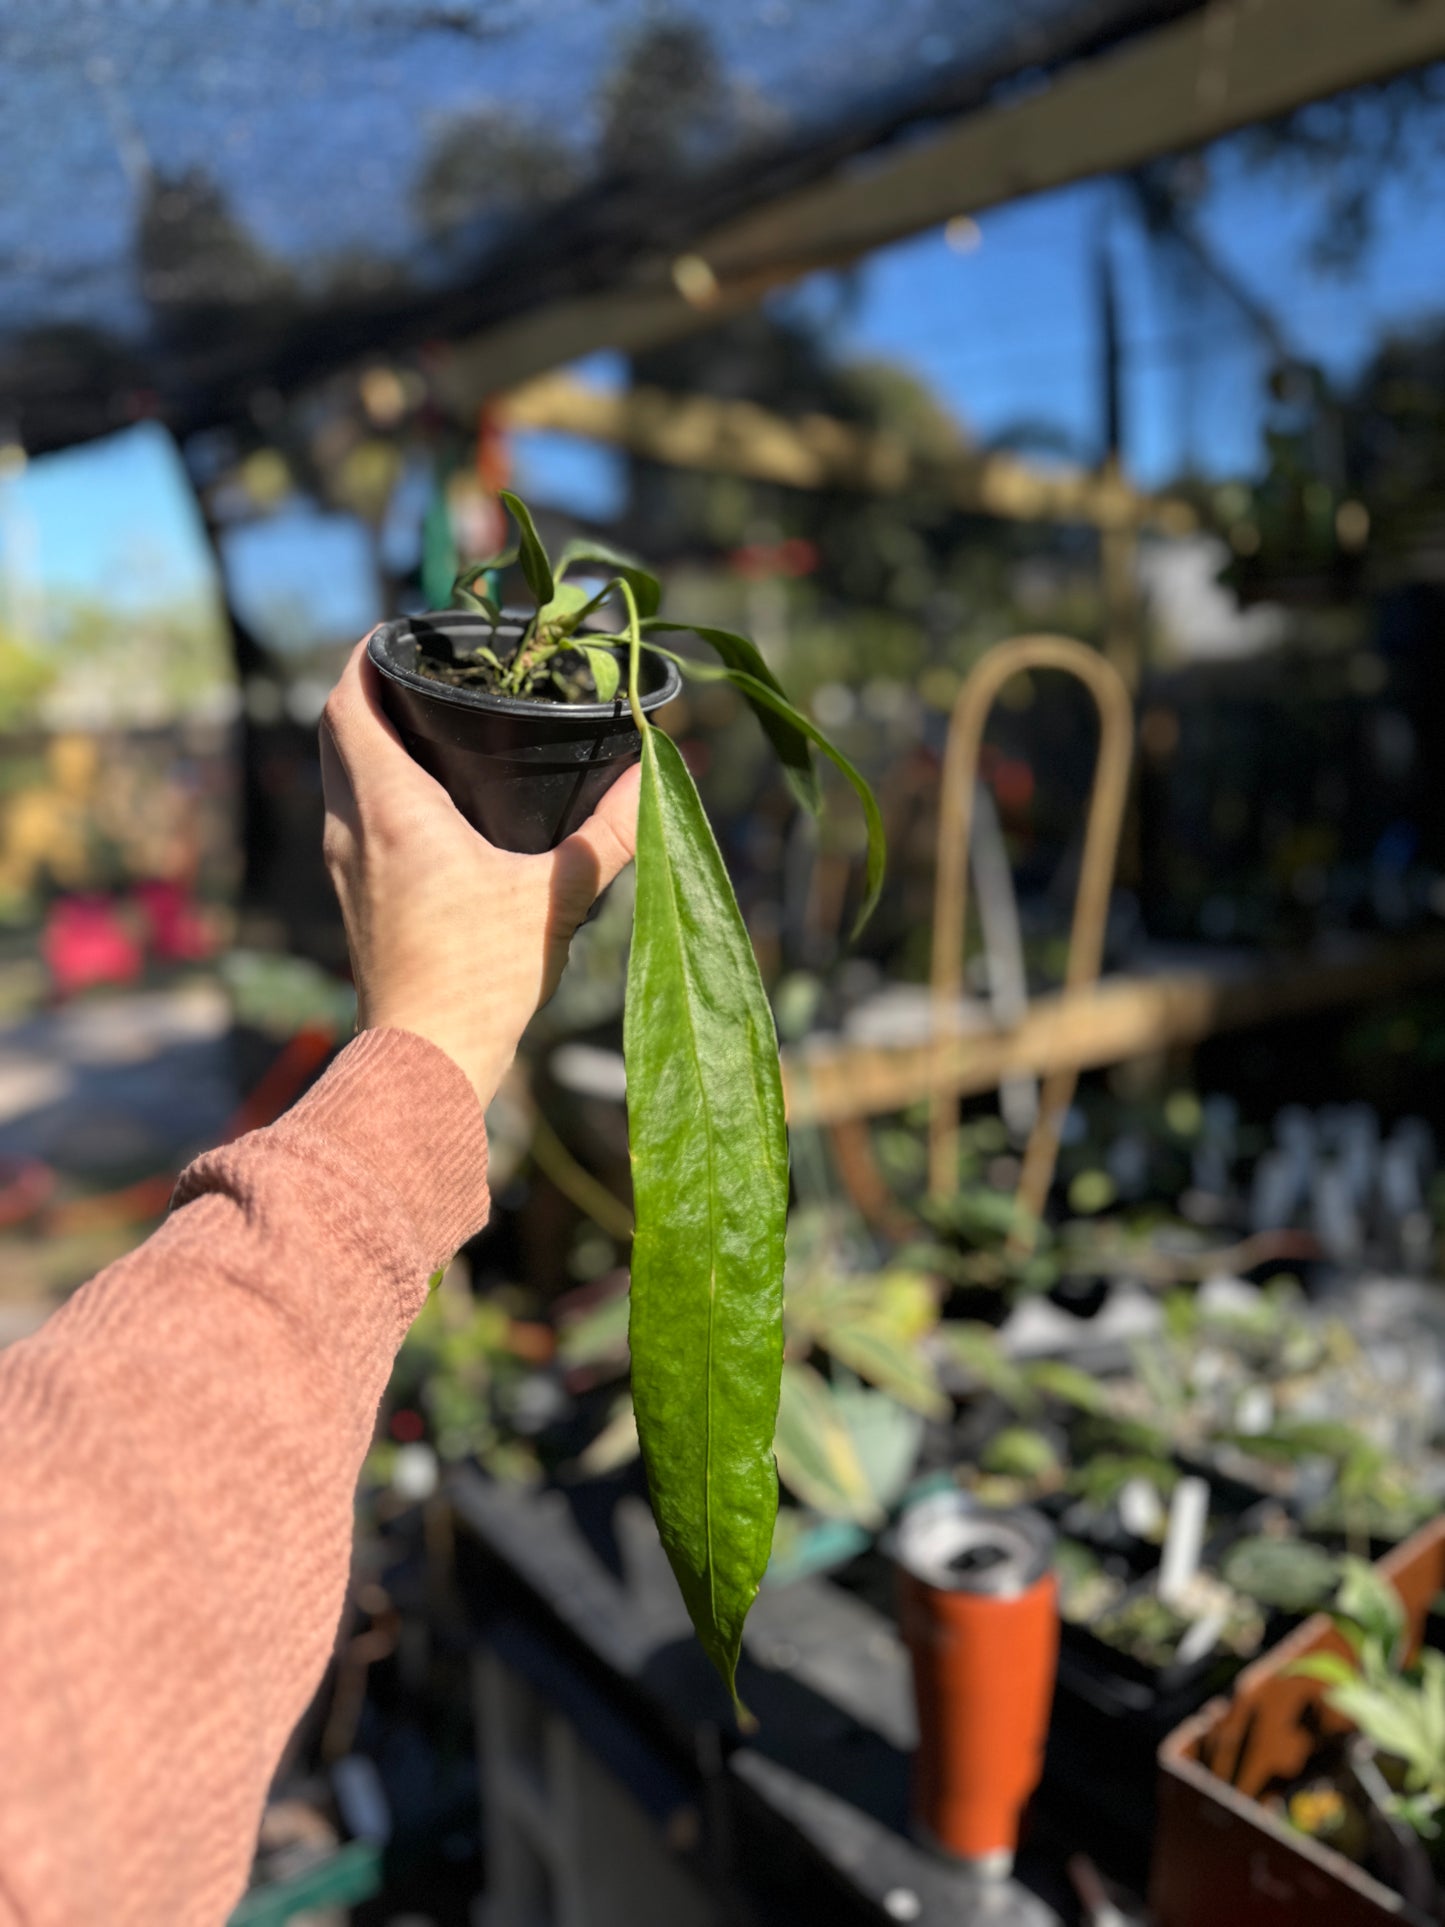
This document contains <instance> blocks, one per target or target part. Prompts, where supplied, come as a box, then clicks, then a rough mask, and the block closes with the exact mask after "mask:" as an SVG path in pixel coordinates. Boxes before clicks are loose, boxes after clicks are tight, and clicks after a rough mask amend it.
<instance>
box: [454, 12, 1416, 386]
mask: <svg viewBox="0 0 1445 1927" xmlns="http://www.w3.org/2000/svg"><path fill="white" fill-rule="evenodd" d="M1441 59H1445V0H1211V3H1210V4H1209V5H1207V6H1204V7H1201V8H1200V9H1199V10H1198V11H1197V12H1195V13H1192V14H1190V15H1188V16H1186V17H1185V18H1184V19H1182V20H1178V21H1175V22H1173V23H1171V24H1170V25H1168V26H1164V27H1160V28H1158V29H1156V30H1155V31H1154V32H1153V33H1148V34H1143V35H1139V36H1137V37H1135V38H1134V39H1131V40H1128V41H1126V42H1124V43H1123V44H1122V45H1121V46H1119V47H1117V48H1116V49H1114V50H1113V51H1112V52H1108V53H1103V54H1100V55H1097V56H1095V57H1094V58H1093V59H1091V60H1086V61H1078V62H1075V63H1074V64H1073V65H1071V66H1068V67H1066V68H1064V69H1063V71H1062V72H1061V73H1060V74H1059V75H1058V76H1057V77H1056V78H1054V79H1051V80H1047V81H1045V82H1044V83H1043V84H1041V85H1040V86H1038V87H1037V88H1035V89H1032V90H1030V91H1027V92H1024V93H1021V94H1020V95H1019V96H1018V97H1016V98H1013V99H1008V100H1003V101H1000V102H999V103H998V104H997V105H995V106H991V107H986V108H983V109H981V110H979V111H976V112H972V113H969V114H965V115H963V116H962V117H960V118H959V119H958V120H957V121H956V122H954V123H953V124H952V125H951V126H948V127H946V128H945V129H944V130H943V131H942V132H940V133H937V134H934V135H932V136H931V137H928V138H925V139H920V140H917V141H914V142H909V143H904V144H900V145H899V146H897V147H891V148H887V149H884V150H882V151H880V152H878V153H875V154H873V155H869V156H865V157H864V158H863V159H861V160H859V161H857V162H855V163H853V164H852V165H850V166H848V167H845V168H843V169H840V170H839V171H838V172H837V173H836V174H834V175H831V176H830V177H828V178H827V179H826V180H823V181H821V182H818V183H815V184H814V185H813V186H811V187H807V188H803V189H800V190H798V191H797V192H795V193H791V194H786V195H783V196H780V197H779V198H778V199H777V200H775V201H773V202H772V203H771V204H769V205H767V206H765V207H762V208H759V209H757V210H756V211H754V212H753V213H750V214H747V215H744V216H741V217H739V218H737V219H735V220H732V221H729V222H726V223H724V224H723V225H721V226H720V227H718V228H716V229H714V230H713V231H712V232H710V233H704V234H701V235H699V236H698V237H697V238H696V239H695V240H694V242H693V243H692V246H691V249H690V257H695V258H694V259H692V261H691V265H692V266H693V268H694V270H695V269H696V264H697V263H698V262H701V263H705V264H706V265H705V267H703V268H702V270H701V273H700V274H699V273H698V272H696V271H694V272H692V273H689V274H680V273H679V272H678V266H679V264H678V263H677V262H676V261H674V260H672V259H670V258H664V257H661V256H655V257H653V258H651V259H650V260H646V261H643V262H640V263H638V264H637V265H636V266H635V268H634V269H633V270H632V272H631V273H630V274H629V275H628V276H627V277H626V278H625V279H624V280H623V281H622V282H621V283H619V284H617V285H615V286H614V287H612V288H610V289H608V290H607V291H605V292H602V293H599V294H596V295H585V296H579V297H578V298H577V299H575V300H572V301H566V302H560V303H557V304H556V305H554V306H553V307H550V308H548V309H546V310H544V311H543V312H541V313H539V314H536V315H530V314H529V315H523V316H520V317H518V319H516V320H515V321H512V322H508V323H505V324H503V325H502V326H500V327H498V328H494V329H492V330H490V331H488V332H487V333H486V334H484V335H481V336H479V337H477V338H476V339H475V340H474V341H473V342H472V343H470V344H469V345H468V346H467V347H466V348H465V349H464V350H460V351H459V358H458V362H457V371H458V373H459V374H460V373H462V372H465V374H466V376H467V379H468V381H469V382H470V384H471V386H472V389H473V392H474V393H475V392H487V391H488V390H497V389H501V388H506V387H510V386H511V385H513V384H514V383H516V382H518V381H522V380H525V379H526V378H527V377H528V376H529V375H534V374H537V373H540V372H541V371H542V370H544V369H547V368H554V367H556V366H558V365H559V364H560V363H562V362H565V361H570V360H573V359H575V358H576V357H578V356H580V355H584V354H587V353H589V352H591V351H592V350H594V349H597V348H605V347H611V348H621V349H626V350H636V349H641V348H646V347H649V346H654V345H656V344H657V343H659V342H661V341H666V340H670V339H673V338H675V337H676V336H678V335H681V334H686V333H688V332H690V331H691V330H693V329H696V328H698V327H701V326H705V325H706V324H707V323H708V322H710V321H711V320H714V319H716V318H720V317H721V316H723V315H726V314H728V313H732V312H735V311H736V310H737V309H739V308H741V307H745V306H748V305H751V304H752V303H753V302H755V301H756V300H758V299H759V298H760V296H761V295H762V294H763V293H764V292H765V291H766V290H767V289H769V288H771V287H774V286H777V285H779V284H780V283H782V282H785V281H788V280H791V279H795V278H797V277H798V276H800V275H803V274H807V273H809V272H811V271H812V270H814V269H817V268H827V267H837V266H841V265H843V264H845V263H847V262H850V261H854V260H856V259H858V258H859V257H860V256H861V255H864V254H867V253H869V252H871V251H872V250H873V249H875V248H879V247H885V246H887V245H889V244H890V243H892V242H895V241H901V240H903V239H905V238H907V237H908V236H910V235H913V234H918V233H921V232H922V231H923V230H925V229H927V228H930V227H937V226H940V225H941V224H942V223H943V222H944V221H946V220H948V219H949V218H950V217H951V216H953V215H955V214H961V213H977V212H979V211H981V210H983V209H985V208H989V207H995V206H998V205H1000V204H1001V203H1003V202H1006V201H1012V200H1017V199H1019V198H1020V197H1021V196H1023V195H1027V194H1036V193H1041V192H1043V191H1044V190H1045V189H1048V188H1055V187H1061V186H1064V185H1066V184H1067V183H1069V182H1071V181H1078V180H1083V179H1086V178H1088V177H1090V176H1092V175H1097V174H1107V173H1112V172H1116V171H1117V170H1119V169H1121V168H1126V167H1133V166H1137V165H1138V164H1139V163H1140V162H1142V161H1145V160H1148V159H1150V158H1152V157H1153V156H1155V155H1159V154H1167V153H1175V152H1178V151H1180V150H1184V149H1188V148H1192V147H1197V146H1201V145H1203V144H1205V143H1206V142H1208V141H1212V140H1215V139H1217V138H1218V137H1219V136H1220V135H1222V134H1228V133H1231V132H1234V131H1235V130H1236V129H1238V128H1240V127H1244V126H1247V125H1249V124H1250V123H1252V122H1254V121H1258V120H1266V119H1272V118H1274V117H1276V116H1278V115H1281V114H1285V113H1288V112H1290V111H1291V110H1292V109H1294V108H1296V107H1299V106H1302V105H1304V104H1305V103H1306V102H1308V101H1312V100H1319V99H1322V98H1324V97H1326V96H1328V95H1330V94H1335V93H1339V92H1341V91H1342V90H1344V89H1346V88H1349V87H1356V86H1361V85H1363V84H1365V83H1366V82H1369V81H1378V80H1385V79H1388V78H1390V77H1391V76H1392V75H1394V74H1397V73H1402V72H1404V71H1406V70H1407V69H1409V68H1412V67H1420V66H1424V65H1427V64H1428V63H1430V62H1432V61H1436V60H1441ZM699 284H701V285H702V286H703V287H704V288H705V289H706V290H707V291H708V292H707V294H706V298H703V299H702V300H701V301H699V296H698V293H697V288H698V286H699ZM685 287H686V288H688V289H689V290H690V292H691V293H692V300H689V299H688V298H687V295H685V294H684V292H683V288H685Z"/></svg>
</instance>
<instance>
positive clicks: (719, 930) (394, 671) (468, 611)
mask: <svg viewBox="0 0 1445 1927" xmlns="http://www.w3.org/2000/svg"><path fill="white" fill-rule="evenodd" d="M503 500H504V502H505V504H506V506H507V508H508V509H509V510H510V512H511V514H512V516H513V519H514V520H515V522H516V525H517V531H518V540H517V546H516V548H515V549H514V550H512V551H510V552H509V553H507V554H506V555H502V556H494V557H492V558H491V559H490V561H488V562H486V563H482V564H478V565H477V566H476V567H475V568H472V569H469V570H468V571H466V573H465V574H464V575H463V576H462V577H460V578H459V579H458V584H457V599H458V600H459V601H461V603H462V604H463V607H462V609H461V610H460V611H458V612H449V613H447V614H444V615H440V616H425V617H413V618H409V619H407V620H405V621H402V622H395V623H389V624H386V625H385V626H384V627H383V628H381V629H379V630H377V631H376V633H375V634H374V635H373V637H372V639H371V643H370V655H371V660H372V661H373V663H375V665H376V667H377V668H378V670H379V671H380V672H381V674H382V676H383V677H384V678H385V689H386V699H387V704H388V709H389V713H390V714H391V715H392V716H393V718H394V720H395V721H396V723H397V727H398V729H399V731H400V733H401V735H402V738H403V740H404V741H405V742H407V743H408V745H409V747H410V748H411V749H412V752H413V754H414V755H415V756H416V757H417V759H418V760H419V761H420V762H422V763H423V764H424V765H425V766H426V767H427V768H429V769H431V770H432V772H433V774H435V775H436V776H437V777H438V778H439V780H440V781H442V782H443V783H444V784H445V785H446V787H447V789H448V791H449V792H450V794H451V795H452V798H453V800H454V801H455V802H456V804H457V806H458V808H459V809H461V810H462V811H463V813H464V814H466V815H467V816H468V818H469V820H471V821H472V822H474V823H475V824H476V825H477V826H478V827H479V828H480V829H481V830H482V831H483V833H484V834H487V835H490V836H493V837H495V838H497V839H498V840H500V841H503V842H504V843H507V844H509V845H510V846H511V847H514V848H520V849H521V850H523V851H524V852H525V851H537V850H540V849H545V848H548V847H550V846H551V845H553V844H555V843H556V842H557V841H558V840H559V839H560V838H561V837H562V836H564V835H565V834H566V833H567V830H568V828H569V827H570V826H571V825H572V824H573V823H574V822H576V821H579V820H580V819H581V817H582V816H584V815H585V814H586V813H587V811H588V810H590V809H591V808H592V807H593V806H594V805H595V803H596V801H597V799H598V797H599V796H600V795H601V794H602V793H603V792H604V791H605V790H606V788H607V787H608V785H609V784H610V783H611V782H613V781H615V779H616V777H617V776H618V775H619V774H620V773H621V771H622V769H623V768H625V767H626V766H627V765H628V764H629V763H630V762H635V761H638V760H640V761H641V764H642V784H641V797H640V804H639V812H638V830H637V893H636V908H635V912H634V925H633V940H632V949H631V957H630V962H629V967H628V981H627V1003H626V1015H625V1024H624V1054H625V1056H626V1060H627V1085H628V1130H629V1142H630V1150H631V1159H632V1178H633V1195H634V1207H635V1218H636V1229H635V1233H634V1237H633V1246H632V1266H631V1273H632V1282H631V1310H630V1319H629V1343H630V1349H631V1357H632V1394H633V1402H634V1406H635V1410H636V1420H637V1435H638V1441H639V1444H640V1446H641V1450H642V1456H643V1460H644V1463H645V1466H646V1470H647V1477H648V1486H649V1491H650V1494H651V1499H652V1506H653V1511H654V1513H655V1515H656V1518H657V1523H658V1529H659V1532H660V1534H661V1538H662V1542H663V1545H664V1546H665V1547H666V1550H667V1554H668V1558H669V1560H670V1561H671V1563H672V1568H673V1571H674V1573H675V1574H676V1576H677V1580H678V1583H679V1586H680V1587H681V1590H682V1594H683V1597H684V1599H685V1601H686V1603H687V1608H688V1612H689V1614H690V1616H691V1618H692V1621H693V1624H694V1626H695V1627H696V1629H697V1633H698V1637H699V1638H700V1640H701V1642H702V1645H703V1647H704V1648H705V1650H706V1651H707V1653H708V1655H709V1657H710V1658H711V1659H712V1661H713V1662H714V1664H715V1665H716V1666H717V1668H718V1671H719V1672H720V1673H721V1675H722V1677H723V1679H724V1681H725V1682H726V1683H727V1686H728V1688H729V1690H730V1691H732V1690H733V1689H734V1675H735V1671H736V1666H737V1658H738V1653H739V1649H740V1646H741V1640H742V1628H743V1621H744V1619H745V1618H746V1615H747V1612H748V1609H749V1607H750V1606H751V1604H752V1602H753V1599H754V1597H755V1596H756V1594H757V1590H758V1585H759V1583H760V1581H761V1579H762V1574H763V1571H764V1568H765V1567H766V1565H767V1562H768V1554H769V1549H770V1547H771V1544H772V1537H773V1524H774V1519H775V1516H776V1512H777V1472H776V1468H775V1464H774V1459H773V1435H774V1430H775V1425H776V1420H777V1410H778V1392H779V1382H780V1375H781V1371H782V1355H783V1326H782V1298H783V1238H784V1229H785V1224H786V1219H787V1204H788V1143H787V1130H786V1126H785V1123H784V1117H783V1097H782V1078H781V1074H780V1071H779V1066H778V1053H777V1038H776V1034H775V1031H774V1027H773V1017H772V1012H771V1010H770V1008H769V1006H768V1000H767V996H766V993H765V991H764V989H763V984H762V979H761V977H760V975H759V972H758V966H757V962H756V959H755V958H754V955H753V950H752V945H751V943H750V941H749V939H748V934H747V930H746V928H745V926H744V924H743V920H742V917H741V914H740V913H739V910H738V907H737V902H736V900H735V898H734V896H733V892H732V886H731V884H730V883H729V881H728V875H727V871H726V869H725V868H724V865H723V861H722V857H721V855H720V853H719V851H718V847H717V843H716V841H715V839H714V837H713V834H712V830H711V827H710V826H709V824H708V821H707V817H706V816H705V814H704V812H703V809H702V805H701V802H700V800H699V798H698V794H697V791H696V789H695V788H694V786H693V782H692V778H691V777H690V775H689V774H688V771H687V767H686V765H685V763H684V762H683V759H682V757H681V755H680V754H679V752H678V750H677V749H676V747H675V746H674V744H673V743H672V741H671V740H670V738H668V737H667V736H666V735H664V734H663V733H662V731H661V730H659V729H658V728H657V727H656V726H655V725H654V724H653V722H652V721H651V717H652V715H653V714H655V713H656V710H657V709H658V707H660V705H661V704H662V703H663V702H665V701H666V700H667V697H668V696H669V695H670V694H672V693H674V692H675V690H676V687H677V684H676V680H675V678H676V672H677V671H678V670H679V669H684V670H686V671H687V672H688V673H691V674H693V675H701V676H711V677H714V678H720V679H722V680H725V681H727V682H730V683H731V684H732V685H733V687H734V688H736V689H737V690H738V691H739V692H740V693H741V695H742V696H743V697H744V699H745V700H746V702H747V703H748V704H749V706H750V707H751V708H752V710H753V711H754V713H755V714H756V716H757V717H758V720H759V721H760V723H761V724H762V727H763V729H764V731H765V733H766V734H767V736H768V739H769V741H770V743H771V744H772V746H773V749H774V750H775V752H776V753H777V755H778V756H779V758H780V760H781V762H782V765H783V770H784V773H785V775H786V776H787V778H788V780H789V782H790V784H791V787H792V788H793V790H794V793H795V794H796V795H797V796H798V798H799V799H800V801H802V802H803V803H804V804H805V806H806V807H808V808H810V809H817V808H818V806H819V790H818V782H817V775H816V772H815V770H814V767H813V762H812V750H813V748H814V747H817V748H818V749H820V750H821V751H822V752H823V753H824V755H826V756H827V757H828V758H830V759H831V761H832V762H833V763H834V764H835V765H836V766H837V768H838V769H839V770H840V771H841V772H842V773H843V775H844V776H845V777H846V778H847V780H848V782H849V783H850V784H851V785H852V786H853V789H854V790H855V791H856V793H857V795H858V797H859V800H860V802H861V803H862V806H863V810H864V814H865V817H866V819H867V826H868V857H867V870H866V889H865V894H864V902H863V906H862V911H861V913H860V918H859V922H860V924H861V922H862V921H863V920H864V919H865V918H866V917H867V915H868V914H869V912H870V911H871V909H872V906H873V904H874V902H875V901H876V898H877V895H878V891H879V889H880V888H881V885H882V879H883V860H884V853H883V829H882V818H881V816H880V814H879V811H878V806H877V803H876V802H875V800H874V797H873V794H872V791H871V790H870V789H869V787H868V785H867V783H866V782H865V781H864V780H863V778H862V777H861V776H860V775H859V773H858V772H857V770H855V769H854V768H853V766H852V764H851V763H849V762H848V761H847V759H846V758H845V757H844V756H842V755H841V754H840V753H839V751H838V750H836V749H835V748H834V747H833V746H832V744H831V743H829V742H828V740H827V738H826V737H825V736H824V735H823V734H822V732H821V731H820V730H819V729H818V728H817V727H816V726H815V725H814V724H813V723H812V722H810V721H809V720H808V719H807V718H806V717H805V716H804V715H802V714H801V712H800V711H798V710H796V709H795V708H794V707H793V706H792V704H791V703H790V702H789V701H788V699H787V697H786V696H785V695H784V694H783V692H782V690H781V689H780V687H779V685H778V683H777V680H776V678H775V677H774V676H773V674H772V672H771V671H770V670H769V669H768V667H767V665H766V664H765V663H764V661H763V659H762V657H761V656H760V655H759V653H758V651H757V649H756V648H755V646H754V645H753V644H752V643H751V642H749V641H748V640H747V639H746V638H745V637H742V636H737V635H733V634H732V633H731V632H729V631H726V630H721V629H710V628H709V629H703V628H696V627H694V628H693V629H692V631H691V632H692V633H693V634H694V635H696V636H697V637H698V638H699V639H700V640H701V641H703V642H704V643H706V644H707V645H708V646H709V647H710V648H711V649H712V650H713V651H714V653H715V654H716V655H717V657H718V658H719V663H718V665H716V666H706V667H705V666H704V665H702V664H700V663H696V662H691V661H686V660H684V659H683V658H681V657H679V656H676V655H674V653H673V652H672V651H671V650H670V649H669V648H667V647H665V646H664V645H663V644H661V643H660V642H659V641H658V636H659V635H661V634H668V633H671V632H674V631H677V630H681V629H686V628H687V625H685V624H680V623H675V622H668V621H664V620H663V619H662V618H660V617H659V616H658V614H657V610H658V608H659V605H660V602H661V588H660V586H659V584H658V582H657V579H656V578H655V577H654V576H653V575H652V574H651V573H650V571H648V570H647V569H646V568H644V567H643V566H642V565H641V564H639V563H637V562H635V561H633V560H632V558H630V557H627V556H622V555H620V554H618V553H617V552H616V551H615V550H612V549H609V548H606V547H604V546H603V545H601V544H599V543H595V542H582V543H573V544H569V546H568V547H567V548H566V549H565V550H564V551H563V552H562V554H561V555H560V556H559V557H558V559H557V563H556V566H555V567H554V566H553V563H552V561H551V559H550V558H549V556H548V554H547V551H546V549H545V548H544V547H543V544H542V542H541V540H540V538H539V536H538V534H537V531H536V528H535V526H534V524H533V521H532V518H531V515H530V514H529V513H528V511H527V509H526V507H525V506H524V505H523V504H522V503H521V502H520V501H519V500H518V499H517V497H516V496H515V495H504V496H503ZM514 563H515V564H517V565H518V566H519V567H520V571H521V574H522V576H523V578H524V579H525V582H526V586H527V589H528V590H529V592H530V595H531V598H532V604H533V607H532V609H531V611H530V613H528V614H526V615H524V616H521V617H516V616H513V615H511V614H510V613H508V612H507V611H506V610H505V609H504V606H503V604H502V602H501V600H500V585H501V580H502V575H503V572H504V571H505V570H506V569H507V568H509V567H511V566H512V565H513V564H514ZM578 578H583V579H578ZM609 610H610V611H612V612H613V616H614V622H613V626H612V627H611V628H610V629H597V628H595V627H591V628H589V627H587V626H586V625H587V624H589V623H595V622H596V621H598V620H600V619H601V618H602V617H603V614H604V612H605V611H609ZM619 616H620V617H621V618H622V620H621V622H620V624H619V622H618V621H617V618H618V617H619Z"/></svg>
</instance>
